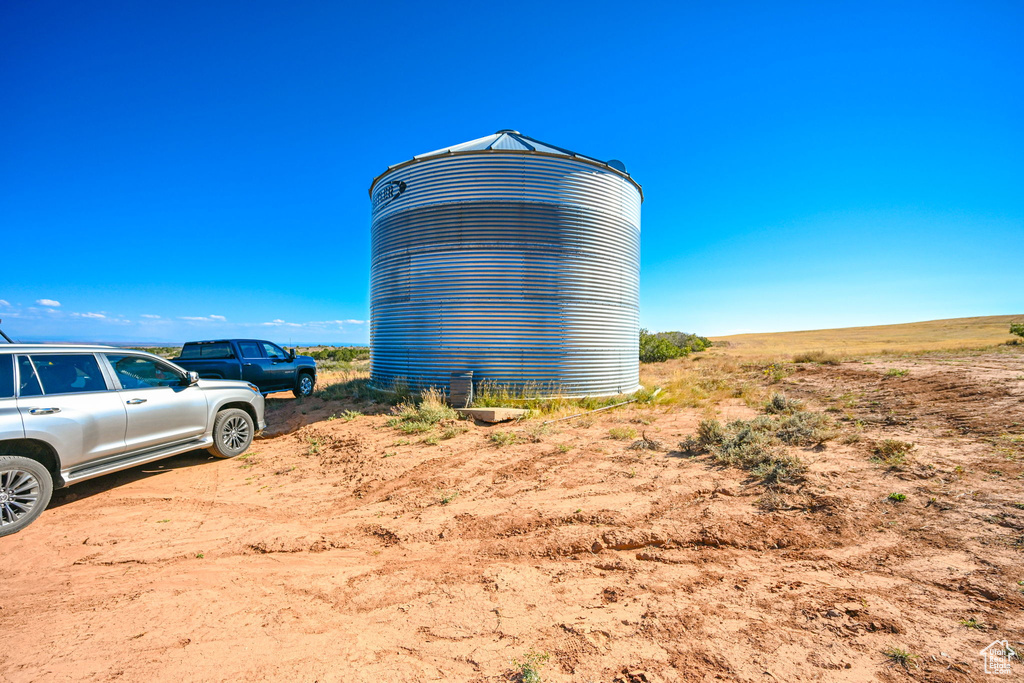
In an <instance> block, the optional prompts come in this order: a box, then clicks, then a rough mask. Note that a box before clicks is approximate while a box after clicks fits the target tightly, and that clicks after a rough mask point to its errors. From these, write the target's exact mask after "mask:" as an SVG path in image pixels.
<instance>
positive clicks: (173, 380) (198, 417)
mask: <svg viewBox="0 0 1024 683" xmlns="http://www.w3.org/2000/svg"><path fill="white" fill-rule="evenodd" d="M104 356H105V357H106V359H107V361H108V362H109V363H110V365H111V368H112V370H113V372H114V377H115V378H116V379H117V381H118V383H119V384H120V388H119V390H118V392H117V394H118V396H119V398H120V399H121V404H122V405H124V407H125V408H126V409H127V411H128V428H127V431H126V432H125V444H126V446H127V450H128V451H129V452H135V451H140V450H145V449H147V448H156V447H159V446H165V445H170V444H173V443H177V442H180V441H188V440H190V439H197V438H199V437H200V436H202V435H203V434H204V433H205V432H206V428H207V423H208V421H209V419H210V411H209V407H208V406H207V403H206V392H205V391H203V390H202V389H201V388H199V387H198V386H195V385H192V386H187V385H186V378H185V377H184V376H183V375H182V374H181V372H180V371H179V370H178V369H177V368H175V367H173V366H171V365H168V364H167V363H163V362H161V361H159V360H157V359H155V358H150V357H148V356H136V355H133V354H126V353H107V354H104Z"/></svg>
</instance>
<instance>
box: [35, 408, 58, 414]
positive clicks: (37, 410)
mask: <svg viewBox="0 0 1024 683" xmlns="http://www.w3.org/2000/svg"><path fill="white" fill-rule="evenodd" d="M28 412H29V413H30V414H31V415H53V414H54V413H59V412H60V408H33V409H32V410H30V411H28Z"/></svg>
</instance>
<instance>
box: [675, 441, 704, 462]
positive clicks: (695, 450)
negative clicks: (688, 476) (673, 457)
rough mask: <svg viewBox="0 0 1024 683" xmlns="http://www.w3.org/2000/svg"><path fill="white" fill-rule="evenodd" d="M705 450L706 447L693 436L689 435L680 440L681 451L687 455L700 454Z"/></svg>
mask: <svg viewBox="0 0 1024 683" xmlns="http://www.w3.org/2000/svg"><path fill="white" fill-rule="evenodd" d="M705 450H706V448H705V447H704V446H702V445H701V443H700V441H698V440H697V439H695V438H694V437H692V436H688V437H686V438H685V439H683V440H682V441H680V442H679V452H680V453H682V454H683V455H685V456H687V457H693V456H695V455H700V454H701V453H703V452H704V451H705Z"/></svg>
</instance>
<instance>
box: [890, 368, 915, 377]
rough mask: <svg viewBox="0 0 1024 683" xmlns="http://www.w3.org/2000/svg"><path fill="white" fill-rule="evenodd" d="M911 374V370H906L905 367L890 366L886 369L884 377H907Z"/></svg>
mask: <svg viewBox="0 0 1024 683" xmlns="http://www.w3.org/2000/svg"><path fill="white" fill-rule="evenodd" d="M909 374H910V370H904V369H903V368H889V369H888V370H886V371H885V375H884V377H906V376H907V375H909Z"/></svg>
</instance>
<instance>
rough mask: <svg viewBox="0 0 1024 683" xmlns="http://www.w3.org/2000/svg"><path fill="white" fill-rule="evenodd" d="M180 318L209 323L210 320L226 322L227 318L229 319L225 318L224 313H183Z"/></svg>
mask: <svg viewBox="0 0 1024 683" xmlns="http://www.w3.org/2000/svg"><path fill="white" fill-rule="evenodd" d="M178 320H191V321H195V322H207V323H208V322H214V321H216V322H224V321H225V320H227V318H225V317H224V316H222V315H206V316H203V315H182V316H179V317H178Z"/></svg>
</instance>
